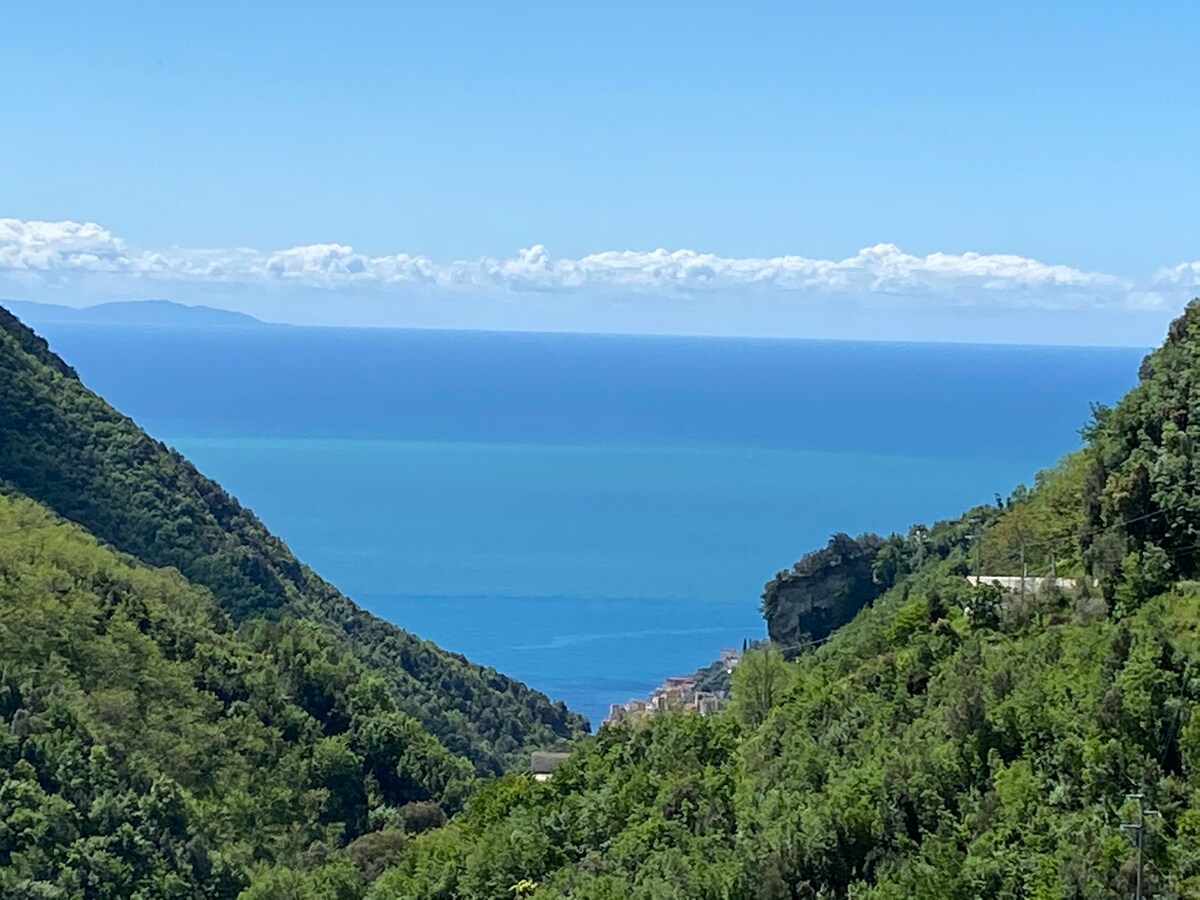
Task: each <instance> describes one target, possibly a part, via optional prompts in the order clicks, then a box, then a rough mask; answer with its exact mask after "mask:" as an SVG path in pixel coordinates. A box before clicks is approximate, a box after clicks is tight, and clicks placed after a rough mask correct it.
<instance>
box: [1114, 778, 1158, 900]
mask: <svg viewBox="0 0 1200 900" xmlns="http://www.w3.org/2000/svg"><path fill="white" fill-rule="evenodd" d="M1125 799H1126V800H1136V801H1137V807H1138V808H1137V821H1135V822H1122V823H1121V830H1122V831H1130V832H1133V843H1134V844H1135V845H1136V847H1137V888H1136V889H1135V891H1134V895H1133V896H1134V898H1135V900H1142V856H1143V854H1144V852H1145V848H1146V816H1157V815H1158V814H1159V813H1158V810H1157V809H1144V808H1143V807H1142V801H1143V799H1145V795H1144V794H1140V793H1139V794H1126V795H1125Z"/></svg>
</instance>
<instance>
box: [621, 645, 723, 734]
mask: <svg viewBox="0 0 1200 900" xmlns="http://www.w3.org/2000/svg"><path fill="white" fill-rule="evenodd" d="M740 658H741V654H739V653H738V652H737V651H736V650H722V651H721V657H720V663H721V665H722V666H723V667H724V669H725V671H726V673H728V672H732V671H733V668H734V666H736V665H737V664H738V660H739V659H740ZM725 700H726V695H725V692H724V691H704V690H701V689H700V688H699V687H698V685H697V678H696V676H695V675H673V676H671V677H670V678H668V679H667V680H666V681H665V682H663V683H662V684H660V685H659V686H658V687H657V688H655V689H654V691H653V693H651V694H650V696H649V697H647V698H646V699H645V700H630V701H628V702H626V703H614V704H613V705H612V706H611V707H610V708H609V711H608V717H607V718H606V719H605V720H604V724H605V725H607V724H609V723H610V722H619V721H621V720H622V719H627V718H639V717H643V716H654V715H657V714H658V713H661V712H666V711H667V710H669V709H686V710H692V711H693V712H697V713H699V714H700V715H702V716H711V715H713V714H714V713H716V712H717V711H718V710H720V709H721V707H723V706H724V705H725Z"/></svg>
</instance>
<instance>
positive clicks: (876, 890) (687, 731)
mask: <svg viewBox="0 0 1200 900" xmlns="http://www.w3.org/2000/svg"><path fill="white" fill-rule="evenodd" d="M1085 413H1086V411H1081V419H1082V418H1083V417H1084V414H1085ZM1083 433H1084V436H1085V439H1086V446H1085V447H1084V448H1083V449H1081V450H1080V451H1079V452H1077V453H1075V454H1072V455H1071V456H1070V457H1068V458H1067V459H1065V460H1063V461H1062V462H1061V463H1060V464H1059V465H1058V466H1056V467H1054V468H1053V469H1049V470H1047V471H1046V472H1043V473H1042V474H1041V475H1039V476H1038V478H1037V480H1036V482H1035V484H1034V485H1033V487H1032V488H1029V489H1026V488H1023V487H1022V488H1018V489H1017V490H1015V491H1014V492H1013V494H1012V496H1011V497H1009V498H1007V499H1006V500H1004V501H1000V502H998V503H996V504H987V505H982V506H979V507H977V508H975V509H972V510H969V511H968V512H966V513H965V514H964V515H963V516H962V517H961V518H960V519H957V520H954V521H948V522H942V523H938V524H936V525H934V526H933V527H930V528H925V527H921V526H917V527H914V528H913V529H911V530H910V531H909V533H908V534H906V535H893V536H891V537H890V538H888V539H887V540H886V541H885V542H884V543H883V545H882V546H880V547H878V548H877V549H876V550H875V557H874V561H873V577H874V580H875V582H876V584H877V588H878V590H879V591H880V592H881V593H880V595H879V596H878V597H877V598H876V599H875V601H874V602H873V604H871V605H869V606H868V607H866V608H865V609H863V610H862V612H861V613H860V614H859V615H858V616H857V617H856V618H855V619H854V620H853V621H852V622H850V623H849V624H848V625H845V626H843V627H842V628H841V629H839V630H838V631H836V632H834V633H833V635H832V636H831V637H830V638H829V639H828V640H826V641H824V642H820V643H814V644H813V645H811V646H810V647H809V648H808V649H806V650H804V651H803V652H801V653H800V654H799V656H798V657H797V658H796V660H795V661H794V662H788V661H785V659H784V658H783V656H782V655H781V653H780V652H779V650H778V649H774V648H767V649H765V650H761V651H757V652H752V653H750V654H748V655H747V656H746V657H745V659H744V660H743V662H742V664H741V665H739V667H738V668H737V669H736V670H735V671H734V683H733V688H734V700H733V704H732V706H731V708H730V709H729V710H728V711H726V712H725V713H723V714H722V715H720V716H718V717H715V718H700V717H698V716H695V715H692V714H687V713H680V714H677V715H668V716H659V717H656V718H653V719H647V720H642V721H628V720H626V721H622V722H621V723H620V724H619V725H616V726H606V727H605V728H604V729H602V730H601V732H600V734H599V735H597V736H596V737H595V738H591V739H586V740H584V741H581V742H579V743H578V744H577V746H576V749H575V751H574V753H573V755H572V757H571V758H570V759H569V760H568V761H567V762H566V763H564V764H563V765H562V767H560V768H559V769H558V771H557V772H556V774H555V776H554V778H553V779H552V780H551V781H550V782H547V783H545V784H536V783H532V782H530V781H528V780H526V779H525V778H522V777H519V776H509V777H507V778H505V779H502V780H500V781H497V782H494V783H492V784H491V785H490V786H488V787H487V788H486V789H483V790H480V791H478V792H477V793H476V794H475V795H474V796H473V797H472V799H471V800H470V801H469V802H468V804H467V807H466V809H465V811H464V812H463V813H461V814H459V815H458V816H456V817H455V818H454V819H452V820H451V822H450V823H449V824H448V825H447V826H446V827H444V828H441V829H437V830H434V831H431V832H428V833H426V834H424V835H422V836H420V837H418V838H417V839H416V840H414V841H413V842H412V843H411V844H409V845H408V847H407V848H406V850H405V851H404V854H403V856H402V859H401V862H400V864H399V865H398V866H396V867H394V868H392V869H391V870H390V871H388V872H387V873H385V874H384V875H383V876H382V877H381V878H380V879H379V880H377V881H376V882H375V884H374V885H373V887H371V888H370V889H369V890H367V891H366V892H365V896H367V897H370V898H379V900H383V898H391V897H444V898H452V897H453V898H494V897H501V896H519V897H536V898H542V897H546V898H549V897H559V896H570V897H573V898H612V900H615V898H627V897H632V898H691V897H714V898H794V897H849V896H853V897H855V898H878V900H884V898H888V900H893V898H894V900H900V898H912V897H921V898H962V900H968V898H977V897H996V898H1000V897H1032V898H1044V900H1049V898H1064V897H1067V898H1079V900H1083V898H1088V900H1093V898H1120V897H1128V896H1131V895H1132V892H1133V886H1134V880H1135V878H1136V870H1137V866H1136V862H1135V860H1136V852H1135V848H1134V843H1133V840H1132V835H1133V834H1134V832H1132V831H1129V830H1122V829H1121V827H1120V826H1121V824H1122V823H1127V824H1132V823H1136V822H1138V821H1139V813H1138V806H1137V802H1136V801H1135V800H1134V799H1131V798H1130V797H1129V795H1130V794H1135V793H1141V794H1143V795H1144V797H1143V798H1142V802H1143V804H1144V807H1145V809H1147V810H1153V811H1154V812H1153V813H1148V814H1147V815H1146V816H1145V818H1144V820H1142V821H1144V823H1145V824H1144V829H1145V830H1144V839H1145V860H1144V879H1145V887H1146V894H1147V896H1156V897H1176V898H1182V897H1195V896H1200V716H1197V715H1196V714H1195V713H1196V710H1197V703H1198V702H1200V583H1198V582H1196V581H1192V580H1190V579H1192V578H1195V577H1196V576H1197V575H1200V572H1198V565H1200V492H1198V491H1197V490H1196V486H1197V481H1196V474H1197V473H1196V472H1195V471H1194V469H1195V466H1196V464H1197V463H1196V453H1195V448H1196V447H1197V441H1198V440H1200V305H1197V304H1193V305H1192V306H1191V307H1189V309H1188V310H1187V312H1186V314H1185V315H1184V316H1183V317H1182V318H1181V319H1180V320H1179V321H1178V322H1176V323H1175V324H1174V325H1173V326H1172V328H1171V333H1170V336H1169V337H1168V340H1167V342H1166V344H1165V345H1164V346H1163V347H1162V348H1161V349H1159V350H1158V351H1156V352H1155V353H1154V354H1152V355H1151V356H1150V357H1149V358H1148V359H1147V360H1146V362H1145V364H1144V365H1143V368H1142V372H1141V383H1140V385H1139V386H1138V387H1137V388H1136V389H1135V390H1134V391H1132V392H1131V393H1130V394H1129V395H1128V396H1127V397H1126V398H1125V399H1124V400H1123V401H1122V402H1121V403H1120V404H1119V405H1118V406H1116V407H1115V408H1113V409H1111V410H1109V409H1104V408H1097V409H1095V410H1094V411H1093V417H1092V421H1091V422H1090V424H1089V425H1087V426H1086V427H1085V428H1084V431H1083ZM1023 570H1025V571H1028V572H1029V573H1030V575H1036V576H1063V577H1067V576H1069V577H1072V578H1074V579H1075V583H1074V584H1072V583H1071V582H1068V581H1064V582H1057V581H1046V582H1042V583H1040V584H1039V585H1038V587H1037V589H1034V588H1032V587H1027V588H1026V589H1025V590H1019V589H1017V590H1012V591H1005V590H1002V589H1001V588H999V587H998V586H996V585H995V584H990V585H985V586H983V587H979V588H976V587H973V586H972V585H971V584H970V583H969V582H968V580H967V577H966V576H967V575H969V574H971V573H974V572H977V571H982V572H983V573H985V574H991V575H1019V574H1020V573H1021V572H1022V571H1023ZM311 877H313V875H312V873H309V874H307V875H306V874H304V873H296V874H295V875H294V878H295V881H294V882H293V883H294V885H296V886H297V890H299V891H300V895H301V896H306V894H305V893H304V890H306V889H305V888H304V885H305V883H306V881H305V879H307V878H311ZM307 896H317V894H315V893H314V894H307Z"/></svg>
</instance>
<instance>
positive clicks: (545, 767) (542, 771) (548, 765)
mask: <svg viewBox="0 0 1200 900" xmlns="http://www.w3.org/2000/svg"><path fill="white" fill-rule="evenodd" d="M570 755H571V754H569V753H546V752H543V751H538V752H537V753H534V754H533V756H532V757H531V758H530V760H529V767H530V769H531V770H532V771H533V774H534V775H549V774H551V773H552V772H554V770H555V769H557V768H558V767H559V766H560V765H562V761H563V760H564V759H566V758H567V757H568V756H570Z"/></svg>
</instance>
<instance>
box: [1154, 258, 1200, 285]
mask: <svg viewBox="0 0 1200 900" xmlns="http://www.w3.org/2000/svg"><path fill="white" fill-rule="evenodd" d="M1156 281H1158V283H1159V284H1164V285H1179V286H1180V287H1197V286H1200V261H1197V262H1185V263H1180V264H1179V265H1177V266H1171V267H1170V268H1166V269H1162V270H1161V271H1160V272H1159V273H1158V277H1157V279H1156Z"/></svg>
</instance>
